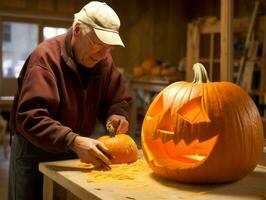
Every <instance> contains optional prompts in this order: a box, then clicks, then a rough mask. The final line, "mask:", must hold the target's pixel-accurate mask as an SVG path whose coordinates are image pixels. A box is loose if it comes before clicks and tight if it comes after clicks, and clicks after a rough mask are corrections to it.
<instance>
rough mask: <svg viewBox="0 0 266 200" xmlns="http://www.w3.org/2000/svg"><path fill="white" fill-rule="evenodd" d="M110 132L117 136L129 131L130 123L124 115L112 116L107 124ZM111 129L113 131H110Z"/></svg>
mask: <svg viewBox="0 0 266 200" xmlns="http://www.w3.org/2000/svg"><path fill="white" fill-rule="evenodd" d="M106 127H107V130H108V131H114V133H116V134H124V133H126V132H127V131H128V121H127V120H126V118H125V117H124V116H122V115H111V116H110V117H108V119H107V122H106ZM110 127H111V129H112V127H113V130H110Z"/></svg>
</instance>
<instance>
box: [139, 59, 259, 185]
mask: <svg viewBox="0 0 266 200" xmlns="http://www.w3.org/2000/svg"><path fill="white" fill-rule="evenodd" d="M193 69H194V72H195V79H194V81H193V82H192V83H188V82H176V83H173V84H171V85H170V86H168V87H166V88H165V89H164V90H162V91H161V92H160V93H159V94H158V95H157V96H156V98H155V99H154V101H153V102H152V103H151V105H150V107H149V109H148V111H147V113H146V116H145V119H144V121H143V125H142V135H141V137H142V138H141V139H142V149H143V153H144V157H145V159H146V160H147V162H148V164H149V166H150V167H151V169H152V170H153V171H154V172H155V173H156V174H157V175H159V176H162V177H166V178H169V179H174V180H177V181H182V182H191V183H221V182H228V181H233V180H236V179H239V178H241V177H243V176H245V175H247V174H248V173H250V172H251V171H252V170H253V169H254V168H255V166H256V164H257V162H258V160H259V159H260V156H261V155H262V151H263V125H262V121H261V118H260V115H259V112H258V110H257V107H256V105H255V104H254V102H253V101H252V99H251V98H250V97H249V96H248V94H247V93H246V92H245V91H244V90H242V89H241V88H240V87H238V86H237V85H235V84H233V83H230V82H213V83H211V82H209V80H208V77H207V72H206V70H205V68H204V67H203V65H202V64H199V63H197V64H195V65H194V66H193Z"/></svg>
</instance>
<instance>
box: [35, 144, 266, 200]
mask: <svg viewBox="0 0 266 200" xmlns="http://www.w3.org/2000/svg"><path fill="white" fill-rule="evenodd" d="M77 162H78V160H68V161H58V162H46V163H40V165H39V170H40V171H41V172H42V173H43V174H44V200H50V199H53V185H54V184H53V182H56V183H57V184H59V185H61V186H62V187H64V188H65V189H66V190H67V191H70V192H71V193H70V192H69V193H68V194H69V195H67V197H68V198H66V199H72V200H73V199H84V200H85V199H86V200H87V199H90V200H91V199H93V200H94V199H97V200H99V199H104V200H122V199H123V200H127V199H129V200H130V199H131V200H132V199H136V200H138V199H141V200H146V199H156V200H160V199H164V200H174V199H175V200H176V199H191V200H208V199H215V200H219V199H223V200H226V199H228V200H235V199H241V200H243V199H248V200H252V199H266V149H265V152H264V154H263V158H262V160H261V161H260V163H259V165H258V166H257V167H256V169H255V170H254V171H253V172H252V173H251V174H250V175H248V176H246V177H245V178H243V179H241V180H239V181H237V182H234V183H229V184H219V185H191V184H182V183H177V182H173V181H168V180H165V179H162V178H159V177H157V176H155V175H154V174H153V173H152V172H151V171H150V172H148V173H147V172H143V173H140V174H139V176H137V178H136V179H134V180H116V181H112V182H104V183H103V182H99V183H96V182H90V183H89V182H87V181H86V178H87V173H88V170H86V169H82V168H79V167H78V165H77ZM73 194H74V195H73ZM74 196H75V197H74ZM77 197H78V198H77Z"/></svg>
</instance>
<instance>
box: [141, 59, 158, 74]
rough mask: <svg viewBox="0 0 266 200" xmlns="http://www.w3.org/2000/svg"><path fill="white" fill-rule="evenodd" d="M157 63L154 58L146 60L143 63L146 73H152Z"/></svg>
mask: <svg viewBox="0 0 266 200" xmlns="http://www.w3.org/2000/svg"><path fill="white" fill-rule="evenodd" d="M155 65H156V61H155V60H154V59H152V58H148V59H146V60H144V61H143V62H142V64H141V66H142V68H143V69H144V72H145V74H150V71H151V69H152V68H153V67H154V66H155Z"/></svg>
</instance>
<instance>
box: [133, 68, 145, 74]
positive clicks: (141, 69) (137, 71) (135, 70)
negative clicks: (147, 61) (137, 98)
mask: <svg viewBox="0 0 266 200" xmlns="http://www.w3.org/2000/svg"><path fill="white" fill-rule="evenodd" d="M132 74H133V76H135V77H140V76H143V75H144V74H145V72H144V69H143V68H142V67H141V66H135V67H133V69H132Z"/></svg>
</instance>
